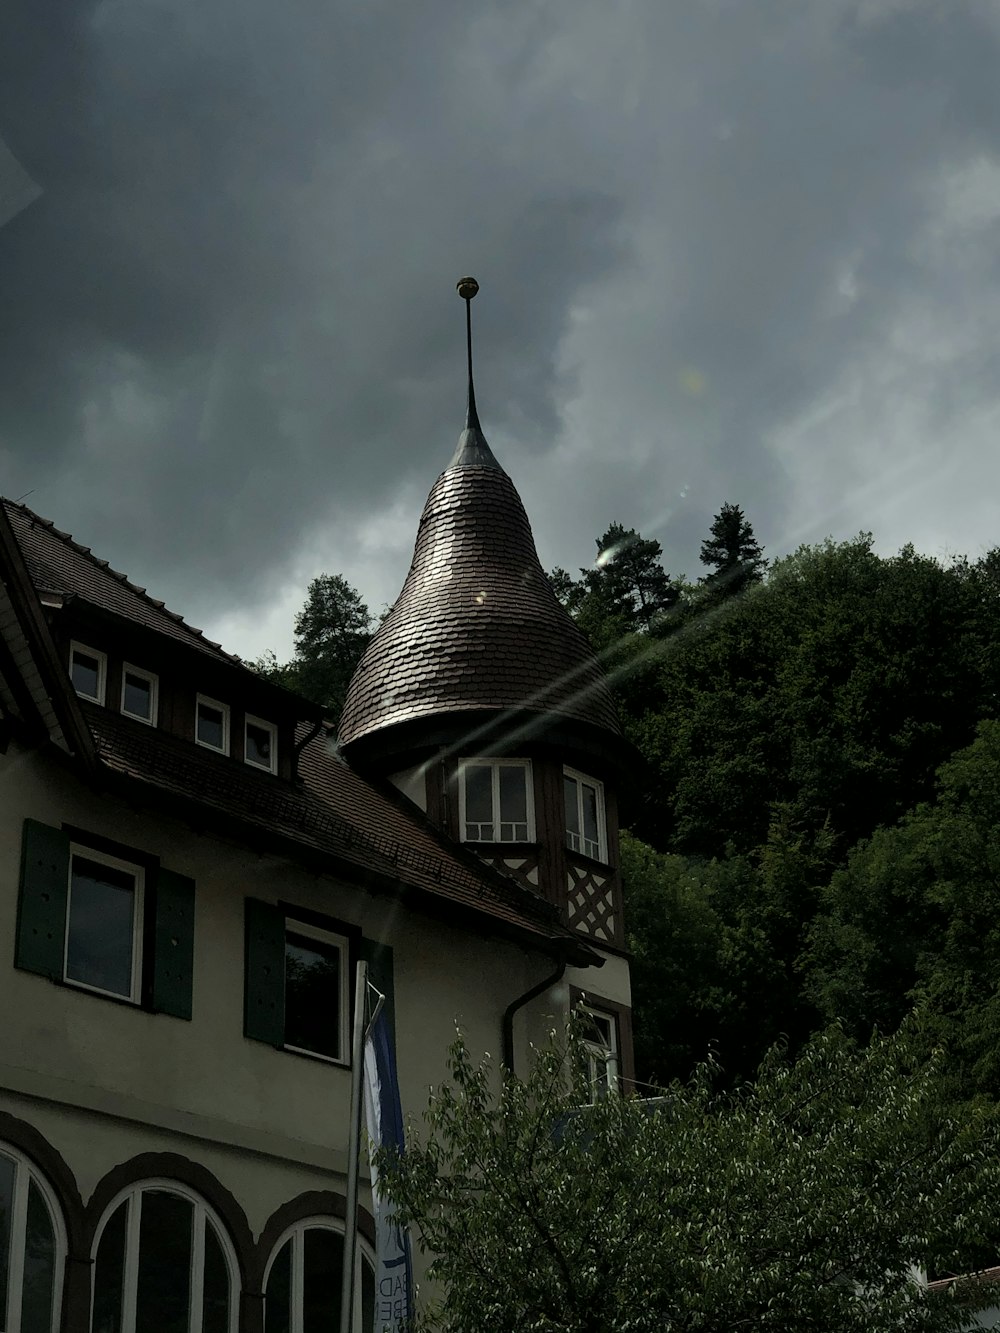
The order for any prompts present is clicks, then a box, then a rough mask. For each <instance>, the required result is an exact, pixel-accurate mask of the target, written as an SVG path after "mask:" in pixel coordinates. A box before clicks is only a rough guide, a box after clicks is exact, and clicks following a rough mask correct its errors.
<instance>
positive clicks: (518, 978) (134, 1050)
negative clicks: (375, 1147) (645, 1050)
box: [0, 748, 607, 1234]
mask: <svg viewBox="0 0 1000 1333" xmlns="http://www.w3.org/2000/svg"><path fill="white" fill-rule="evenodd" d="M26 817H31V818H33V819H36V820H40V821H42V822H44V823H48V824H51V825H54V826H58V825H60V824H62V823H63V822H66V823H69V824H73V825H77V826H79V827H80V828H82V829H86V830H88V831H90V832H92V833H93V834H97V835H103V836H104V837H107V838H112V839H114V840H116V841H118V842H121V843H124V844H127V845H129V846H131V847H135V848H137V849H140V850H143V851H146V852H149V853H152V854H154V855H157V856H159V857H160V858H161V861H162V863H163V864H164V865H165V866H167V867H169V868H170V869H172V870H176V871H179V872H181V873H183V874H186V875H190V876H191V877H192V878H194V880H195V882H196V904H195V954H194V1003H193V1008H194V1017H193V1020H192V1021H191V1022H184V1021H183V1020H179V1019H176V1018H171V1017H168V1016H166V1015H161V1014H150V1013H147V1012H144V1011H142V1010H140V1009H137V1008H134V1007H132V1006H130V1005H127V1004H119V1003H115V1002H113V1001H109V1000H106V999H104V998H102V997H100V996H96V995H93V994H88V993H87V992H85V991H81V990H78V989H74V988H73V987H69V986H60V985H56V984H54V983H52V982H50V981H48V980H47V979H45V978H42V977H38V976H35V975H32V974H30V973H26V972H23V971H19V970H17V969H15V968H14V966H13V956H14V938H15V924H16V913H17V897H18V879H19V866H20V849H21V837H22V827H23V821H24V819H25V818H26ZM245 896H252V897H257V898H262V899H266V900H269V901H272V902H277V901H278V900H279V899H280V900H282V901H285V902H292V903H295V904H298V905H300V906H303V907H307V908H311V909H313V910H314V911H317V912H323V913H326V914H328V915H329V916H331V917H334V918H337V919H340V920H343V921H345V922H350V923H352V924H355V925H357V926H359V927H360V928H361V929H362V931H363V932H364V934H365V935H366V936H368V937H369V938H373V939H380V940H384V941H385V942H386V943H388V944H390V945H391V946H392V948H393V951H394V980H395V1011H396V1031H397V1052H398V1067H399V1080H400V1089H401V1095H402V1100H403V1107H404V1113H410V1114H412V1115H415V1116H416V1115H419V1113H420V1111H422V1109H423V1107H424V1106H425V1105H426V1098H427V1089H428V1086H429V1085H430V1084H432V1083H434V1082H437V1081H438V1080H440V1079H441V1078H442V1076H443V1074H444V1072H445V1062H446V1053H447V1049H448V1047H449V1045H450V1043H451V1042H452V1040H453V1039H454V1035H455V1024H456V1022H458V1023H460V1024H461V1026H462V1027H463V1029H464V1031H465V1034H466V1037H467V1040H468V1042H469V1044H470V1046H471V1047H472V1049H473V1050H474V1051H476V1052H477V1053H479V1052H485V1051H489V1052H490V1053H491V1054H492V1055H493V1056H494V1058H495V1059H496V1060H497V1061H499V1056H500V1049H501V1016H502V1014H503V1011H504V1009H505V1008H506V1006H507V1005H508V1004H509V1003H510V1002H511V1000H513V999H514V998H516V997H517V996H518V995H520V994H522V993H523V992H524V991H525V990H527V989H528V988H529V987H530V986H532V985H534V984H535V983H536V982H537V981H538V980H540V979H541V978H542V977H543V976H545V975H546V973H548V972H550V971H551V969H552V962H551V960H550V959H548V958H546V957H544V956H542V955H536V954H529V953H528V952H527V951H526V950H524V949H522V948H521V947H519V946H517V945H515V944H511V943H508V942H505V941H503V940H498V939H485V938H482V937H479V936H477V935H475V934H472V933H470V932H469V931H468V930H465V929H459V928H456V927H454V926H451V925H449V924H447V922H446V921H445V922H439V921H434V920H430V919H428V918H425V917H423V916H420V915H418V914H416V913H414V912H412V911H409V910H407V909H405V908H403V907H401V906H400V905H399V904H398V903H396V902H395V901H393V900H390V899H388V898H382V897H376V896H372V895H370V894H368V893H366V892H364V891H362V890H360V889H358V888H356V887H352V886H349V885H345V884H343V883H340V882H337V881H335V880H333V879H329V878H325V877H320V876H317V875H314V874H311V873H309V872H308V871H305V870H303V869H301V868H300V867H299V866H297V865H295V864H294V863H291V862H288V861H286V860H282V859H280V858H277V857H274V856H271V855H259V854H256V853H253V852H250V851H248V850H247V849H246V848H245V847H242V846H240V845H237V844H232V843H228V842H225V841H223V840H222V839H220V838H218V837H216V836H214V835H210V834H205V833H200V832H198V831H196V830H194V829H192V828H190V827H188V826H187V825H185V824H184V823H182V822H180V821H177V820H173V819H167V818H164V817H163V816H160V815H158V814H151V813H147V812H145V811H143V810H141V809H132V808H129V807H127V806H126V805H125V804H124V803H117V802H115V803H113V802H110V801H109V800H108V798H107V797H103V796H101V795H99V794H96V793H94V792H91V791H88V790H87V789H86V788H85V787H84V786H83V785H82V784H81V783H80V782H79V781H78V779H77V778H76V777H75V776H74V775H73V774H72V773H71V772H70V771H69V770H67V769H65V768H63V767H62V766H61V765H59V764H57V763H55V762H54V761H52V760H48V759H43V758H41V757H40V756H38V755H37V754H26V753H23V752H17V751H16V750H15V749H14V748H12V749H11V750H10V751H9V752H8V754H7V755H6V756H0V946H2V947H0V1012H2V1013H3V1014H4V1015H5V1021H4V1023H3V1024H0V1089H4V1091H2V1092H0V1108H2V1109H4V1110H7V1111H9V1112H10V1113H11V1114H13V1115H16V1116H18V1117H19V1118H21V1119H25V1120H27V1121H28V1122H29V1123H31V1124H33V1125H34V1126H35V1127H36V1128H37V1129H38V1130H40V1132H42V1133H43V1134H45V1136H46V1137H47V1138H48V1139H49V1141H50V1142H51V1143H52V1145H53V1146H54V1147H56V1148H57V1149H58V1150H59V1151H60V1152H61V1153H62V1154H63V1156H64V1157H65V1158H66V1161H67V1163H68V1165H69V1166H70V1168H71V1170H72V1171H73V1173H74V1175H75V1176H76V1179H77V1182H78V1185H79V1188H80V1190H81V1192H82V1194H83V1196H84V1198H85V1199H86V1198H87V1197H89V1195H90V1193H91V1192H92V1190H93V1187H94V1185H95V1184H96V1183H97V1181H98V1180H100V1179H101V1177H102V1176H103V1175H104V1174H105V1172H106V1171H107V1170H108V1169H110V1167H111V1166H114V1165H116V1164H117V1163H120V1162H122V1161H124V1160H127V1159H128V1158H129V1157H131V1156H133V1155H135V1154H136V1153H139V1152H148V1151H172V1152H181V1153H183V1154H184V1155H186V1156H189V1157H191V1158H193V1159H196V1160H198V1161H200V1162H202V1163H203V1164H204V1165H206V1166H208V1167H209V1168H210V1169H211V1170H213V1171H214V1172H215V1173H216V1174H217V1175H218V1177H219V1179H220V1180H221V1181H222V1183H223V1184H225V1185H226V1186H227V1187H228V1188H229V1189H230V1190H231V1191H232V1193H233V1194H234V1195H235V1196H236V1198H237V1200H238V1201H239V1203H240V1204H241V1206H242V1207H243V1208H244V1209H245V1210H246V1212H247V1214H248V1218H249V1220H250V1224H251V1227H252V1229H253V1230H254V1232H255V1234H256V1233H257V1232H258V1231H259V1229H260V1227H261V1226H262V1225H263V1223H264V1221H265V1220H266V1218H267V1217H268V1216H269V1215H270V1214H271V1212H273V1210H274V1208H275V1207H277V1206H278V1205H279V1204H280V1203H282V1202H284V1201H286V1200H287V1199H289V1198H290V1197H293V1196H294V1195H295V1194H297V1193H299V1192H300V1191H302V1190H305V1189H315V1188H334V1189H339V1190H341V1191H342V1188H343V1172H344V1167H345V1160H346V1156H345V1149H346V1142H347V1116H348V1098H349V1090H350V1075H349V1072H348V1071H347V1070H344V1069H340V1068H337V1067H334V1066H331V1065H329V1064H326V1063H322V1062H319V1061H315V1060H311V1059H308V1058H306V1057H302V1056H298V1055H294V1054H291V1053H288V1052H284V1051H278V1050H275V1049H273V1048H272V1047H269V1046H267V1045H264V1044H262V1043H260V1042H256V1041H250V1040H247V1039H246V1038H245V1037H244V1036H243V984H244V979H243V968H244V958H243V952H244V945H243V941H244V908H243V901H244V897H245ZM606 970H607V969H605V971H606ZM595 975H596V974H595ZM602 980H603V978H602ZM564 1003H565V988H563V990H562V991H556V992H554V993H553V994H551V995H545V996H542V997H541V998H540V999H538V1000H536V1001H534V1002H533V1003H532V1005H531V1006H530V1008H529V1009H528V1010H527V1011H525V1012H524V1013H522V1015H521V1016H520V1017H519V1018H518V1021H517V1023H516V1026H515V1038H516V1043H517V1047H518V1054H519V1059H520V1061H521V1062H523V1058H524V1053H525V1052H526V1042H527V1040H528V1039H529V1038H531V1039H535V1040H537V1039H539V1038H540V1037H541V1036H542V1034H543V1033H544V1032H545V1031H546V1030H547V1028H548V1026H550V1024H551V1017H550V1016H551V1015H552V1014H553V1012H554V1011H556V1010H557V1009H558V1008H560V1007H561V1006H562V1005H563V1004H564Z"/></svg>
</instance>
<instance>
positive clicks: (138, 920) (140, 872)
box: [62, 842, 146, 1004]
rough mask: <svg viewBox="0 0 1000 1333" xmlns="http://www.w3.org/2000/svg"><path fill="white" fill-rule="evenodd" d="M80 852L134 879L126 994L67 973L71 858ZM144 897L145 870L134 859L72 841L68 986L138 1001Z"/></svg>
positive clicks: (65, 976) (65, 948)
mask: <svg viewBox="0 0 1000 1333" xmlns="http://www.w3.org/2000/svg"><path fill="white" fill-rule="evenodd" d="M75 856H82V857H84V858H85V859H86V860H88V861H96V862H97V863H98V865H105V866H109V867H110V868H111V869H112V870H123V871H125V872H126V873H127V874H130V875H132V876H133V877H134V879H135V911H134V912H133V913H132V975H131V978H130V984H129V993H128V995H122V994H121V992H120V991H116V990H105V989H104V988H103V987H102V986H91V985H90V984H89V983H88V982H86V981H77V979H76V978H75V977H71V976H69V975H68V974H67V966H68V964H69V927H70V921H71V919H72V915H73V858H74V857H75ZM145 897H146V872H145V870H144V868H143V867H142V866H140V865H136V863H135V862H134V861H122V860H120V859H119V858H118V857H117V856H108V855H107V853H106V852H99V851H96V850H95V849H94V848H93V847H88V846H86V844H85V843H81V842H72V843H70V847H69V882H68V884H67V886H66V930H65V933H64V936H63V966H62V974H63V981H64V982H65V983H66V985H67V986H75V987H76V988H77V989H78V990H85V991H90V993H91V994H92V995H109V996H110V997H111V998H112V999H113V1000H124V1001H125V1002H126V1003H128V1004H138V1003H139V1001H140V999H141V986H142V919H143V907H144V901H145Z"/></svg>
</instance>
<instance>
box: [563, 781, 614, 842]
mask: <svg viewBox="0 0 1000 1333" xmlns="http://www.w3.org/2000/svg"><path fill="white" fill-rule="evenodd" d="M563 798H564V801H565V806H566V846H567V847H568V848H569V849H570V851H573V852H582V853H583V855H584V856H590V857H593V859H594V860H595V861H607V859H608V841H607V832H606V826H605V820H604V786H603V784H602V783H600V782H598V781H597V779H596V778H588V777H585V776H584V774H583V773H576V772H574V770H573V769H571V768H564V769H563Z"/></svg>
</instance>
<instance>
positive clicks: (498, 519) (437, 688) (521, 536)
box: [339, 430, 621, 754]
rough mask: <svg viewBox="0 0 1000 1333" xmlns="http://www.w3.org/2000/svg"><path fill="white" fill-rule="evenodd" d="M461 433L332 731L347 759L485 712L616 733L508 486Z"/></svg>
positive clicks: (600, 678) (587, 654)
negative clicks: (428, 725)
mask: <svg viewBox="0 0 1000 1333" xmlns="http://www.w3.org/2000/svg"><path fill="white" fill-rule="evenodd" d="M469 435H470V431H468V430H467V431H466V432H465V433H464V434H463V436H462V439H461V440H460V441H459V449H458V451H457V452H456V455H455V458H454V459H453V461H452V463H451V465H450V466H449V467H448V468H447V469H446V470H445V471H444V472H443V473H442V474H441V476H440V477H439V478H438V479H437V481H436V483H435V484H434V487H433V489H432V490H431V493H430V495H429V496H428V499H427V503H426V505H425V506H424V511H423V514H422V516H421V519H420V526H419V529H418V531H417V541H416V547H415V550H414V553H413V563H412V564H411V566H410V572H409V574H408V575H407V577H406V582H405V584H404V585H403V590H402V592H401V593H400V595H399V599H398V601H397V602H396V604H395V605H394V606H393V608H392V610H391V611H390V612H389V614H388V615H387V616H386V618H385V620H384V621H383V622H382V624H381V626H380V627H379V629H378V631H377V633H376V634H375V636H374V638H373V639H372V642H371V644H370V645H369V647H368V650H367V652H366V653H365V655H364V657H363V658H362V660H361V662H360V664H359V666H358V669H357V671H356V672H355V675H354V678H353V680H352V681H351V686H350V689H349V691H348V694H347V700H346V703H345V706H344V711H343V714H342V715H341V719H340V727H339V735H340V742H341V744H342V745H343V746H344V748H345V751H346V752H347V753H348V754H350V752H351V745H352V743H354V742H356V741H359V740H361V739H362V738H365V737H370V736H372V735H374V734H375V733H377V732H379V731H384V730H387V729H388V728H391V727H394V726H397V725H399V724H401V723H408V722H413V721H414V720H416V719H421V718H432V717H435V716H440V715H442V714H451V713H455V712H478V713H481V712H482V711H483V710H496V711H504V710H513V709H516V710H519V711H522V712H525V711H526V712H528V713H537V714H545V715H549V716H551V715H557V716H559V717H562V718H568V719H572V720H574V721H577V722H582V723H586V724H589V725H591V726H597V727H600V728H602V729H603V730H604V731H606V732H610V733H611V734H612V735H614V736H615V737H619V736H620V735H621V728H620V726H619V722H618V716H617V713H616V711H615V706H614V703H613V702H612V698H611V691H610V689H609V687H608V684H607V681H606V680H605V677H604V674H603V672H602V670H601V668H600V666H599V665H598V663H597V661H596V659H595V657H594V654H593V652H592V650H591V648H590V645H589V643H588V642H587V640H586V638H585V637H584V635H583V634H582V633H581V631H580V630H579V629H578V628H577V627H576V625H575V624H574V623H573V621H572V620H571V619H570V617H569V616H568V615H567V614H566V612H565V611H564V609H563V607H562V606H561V605H560V604H559V601H558V600H557V598H556V596H555V594H554V593H553V591H552V588H551V586H550V584H549V581H548V579H547V578H546V576H545V573H544V571H543V569H542V567H541V564H540V563H539V560H538V555H537V553H536V551H535V543H534V539H533V537H532V535H531V528H530V526H529V524H528V518H527V515H526V514H525V512H524V506H523V505H522V503H521V500H520V497H519V496H518V494H517V491H516V490H515V488H514V484H513V482H512V481H511V479H510V477H508V476H507V474H506V473H505V472H504V471H503V469H502V468H501V467H500V466H499V464H497V462H496V460H495V459H494V458H493V456H492V454H491V453H489V449H488V446H486V444H485V440H483V441H482V442H481V445H480V441H479V439H478V438H477V439H475V440H471V441H470V439H468V438H467V437H468V436H469ZM482 446H485V453H484V451H483V447H482ZM487 455H488V456H487Z"/></svg>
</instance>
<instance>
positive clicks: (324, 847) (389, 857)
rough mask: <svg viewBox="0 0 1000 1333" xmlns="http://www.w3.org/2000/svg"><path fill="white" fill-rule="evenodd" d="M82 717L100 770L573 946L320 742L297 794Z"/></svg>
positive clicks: (99, 713)
mask: <svg viewBox="0 0 1000 1333" xmlns="http://www.w3.org/2000/svg"><path fill="white" fill-rule="evenodd" d="M83 711H84V714H85V716H86V719H87V722H88V724H89V725H90V728H91V730H92V732H93V735H94V739H95V742H96V746H97V753H98V756H99V758H100V760H101V762H102V763H103V764H104V765H105V766H106V767H107V768H108V769H110V770H112V772H114V773H117V774H120V775H123V776H126V777H128V778H129V779H131V780H133V781H135V782H138V783H141V784H143V785H144V786H145V787H146V788H147V789H150V790H152V791H156V792H159V793H161V794H162V795H164V796H166V797H173V798H175V799H179V800H181V801H185V802H186V801H194V802H196V803H197V805H198V807H199V808H201V809H210V810H214V811H216V812H217V813H218V814H219V815H220V816H222V817H229V818H230V819H233V820H236V821H239V823H240V824H241V825H243V826H246V825H250V826H252V827H256V828H257V829H259V830H260V831H261V833H262V834H265V835H275V836H277V837H278V838H279V839H281V840H282V841H283V842H286V843H294V844H297V845H298V846H299V847H301V848H303V849H308V850H309V851H312V852H313V853H320V854H321V856H323V855H325V856H329V857H331V858H335V859H336V861H337V862H339V863H347V866H348V867H355V868H356V869H357V870H358V871H359V872H362V874H363V873H365V872H367V873H369V874H374V875H376V876H380V877H382V879H383V880H391V881H393V882H402V883H403V884H404V885H407V886H410V887H412V888H413V889H416V890H418V891H420V892H422V893H423V894H424V895H428V896H429V897H430V898H431V899H433V900H437V902H438V904H439V906H440V908H441V909H443V910H444V911H445V914H447V910H448V908H449V907H451V908H452V909H453V910H455V912H456V914H458V912H459V911H461V910H463V909H464V910H465V911H469V910H471V911H474V912H475V913H476V914H477V915H480V916H483V917H486V918H492V919H493V921H494V922H495V923H496V925H497V927H498V928H501V929H505V930H507V931H510V930H511V929H513V930H515V931H516V932H517V933H518V934H520V935H527V936H529V937H531V936H534V937H536V938H537V939H538V942H539V944H542V943H543V942H549V943H551V942H552V941H557V940H565V941H566V942H567V943H569V944H570V945H571V947H573V945H572V940H573V936H572V934H571V932H570V931H568V930H567V929H565V928H564V927H562V926H561V925H559V923H558V921H557V919H556V916H555V913H554V910H553V908H552V907H551V906H550V904H549V903H548V902H546V901H545V900H544V899H543V898H542V897H541V895H540V894H537V893H535V892H533V891H532V890H530V889H526V888H524V887H523V886H521V885H519V884H516V883H515V882H514V881H513V880H508V879H507V878H506V876H503V875H501V874H499V873H496V872H494V871H492V870H490V869H489V868H488V867H486V866H483V865H482V864H481V863H480V862H479V861H478V859H477V858H474V857H473V855H472V854H471V853H469V854H466V853H465V852H464V849H461V848H457V847H455V845H454V844H452V843H450V842H449V840H448V839H446V838H444V837H443V836H441V835H439V834H437V833H435V831H434V830H433V829H431V828H430V826H429V825H427V824H426V823H424V822H423V821H422V819H420V818H418V817H416V816H415V815H410V814H409V813H408V812H407V811H406V810H405V809H403V808H401V807H399V806H397V805H396V804H395V803H394V802H393V801H392V800H390V799H389V798H388V797H387V796H384V795H383V794H382V793H381V792H380V791H379V790H378V789H376V788H374V787H373V786H371V785H370V784H369V783H367V782H366V781H364V780H363V779H362V778H360V777H358V775H357V774H356V773H354V772H352V771H351V769H349V768H348V767H347V765H346V764H345V763H344V762H343V760H341V759H340V758H339V757H338V756H337V755H336V754H334V753H333V752H332V751H331V750H330V748H329V746H328V744H327V742H326V741H325V740H324V739H323V737H322V736H320V737H318V738H316V739H314V740H313V741H312V742H310V744H309V745H307V746H306V748H305V750H304V751H303V753H302V757H301V764H300V771H301V774H302V777H303V780H304V781H303V784H302V785H299V784H295V783H290V782H285V781H283V780H282V779H280V778H276V777H272V776H270V775H268V774H264V773H255V772H253V770H252V769H249V768H247V767H246V766H245V765H243V764H240V763H238V762H237V761H235V760H232V759H226V758H224V757H222V756H220V755H213V754H210V753H208V752H207V751H203V750H200V749H198V748H197V747H196V746H194V745H192V744H191V743H190V742H189V741H183V740H180V739H178V738H176V737H173V736H169V735H167V734H165V733H164V732H161V731H155V730H153V729H151V728H150V727H147V726H145V725H144V724H143V723H141V722H133V721H132V720H131V719H129V718H125V717H121V716H120V715H119V714H117V713H112V712H110V711H108V710H106V709H104V708H99V707H98V706H96V705H94V704H84V705H83ZM341 873H343V871H342V872H341ZM576 947H579V946H578V944H577V945H576Z"/></svg>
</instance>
